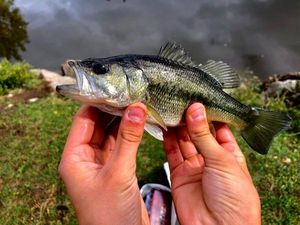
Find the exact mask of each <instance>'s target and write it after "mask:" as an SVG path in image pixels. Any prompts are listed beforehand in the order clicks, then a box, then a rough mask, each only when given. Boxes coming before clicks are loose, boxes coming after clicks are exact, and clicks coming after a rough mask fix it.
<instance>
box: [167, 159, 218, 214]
mask: <svg viewBox="0 0 300 225" xmlns="http://www.w3.org/2000/svg"><path fill="white" fill-rule="evenodd" d="M203 166H204V163H203V157H202V156H201V155H194V156H191V157H190V158H188V159H186V160H184V162H182V163H181V164H180V165H179V166H178V167H176V168H175V169H174V170H173V172H172V174H171V177H172V193H173V199H174V201H175V204H176V203H177V202H178V203H180V204H177V213H178V214H181V213H182V212H186V211H187V210H189V207H191V208H198V210H199V211H198V213H199V215H201V216H203V217H206V218H210V219H212V218H211V215H210V212H209V210H208V209H207V206H206V203H205V198H204V196H203V186H204V185H203V182H202V178H203V176H205V174H203V172H204V171H203V170H204V167H203ZM204 187H205V186H204ZM187 193H193V197H192V198H189V199H188V200H189V201H187ZM178 216H179V217H180V218H183V219H182V220H189V219H190V218H186V219H185V218H184V217H185V214H184V213H182V215H178Z"/></svg>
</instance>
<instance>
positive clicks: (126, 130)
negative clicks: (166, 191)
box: [112, 103, 147, 171]
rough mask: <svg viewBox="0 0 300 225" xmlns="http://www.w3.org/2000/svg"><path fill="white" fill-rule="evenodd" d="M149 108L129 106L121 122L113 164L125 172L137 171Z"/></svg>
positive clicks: (138, 104)
mask: <svg viewBox="0 0 300 225" xmlns="http://www.w3.org/2000/svg"><path fill="white" fill-rule="evenodd" d="M146 115H147V108H146V106H145V105H143V104H142V103H136V104H133V105H131V106H129V107H128V108H127V109H126V110H125V113H124V116H123V118H122V120H121V123H120V127H119V132H118V136H117V140H116V145H115V151H113V155H112V163H113V164H115V165H116V167H117V168H116V169H118V168H120V169H122V170H123V171H127V170H130V169H132V168H134V169H135V166H136V155H137V150H138V146H139V144H140V142H141V139H142V136H143V133H144V126H145V122H146Z"/></svg>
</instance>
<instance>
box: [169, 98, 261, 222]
mask: <svg viewBox="0 0 300 225" xmlns="http://www.w3.org/2000/svg"><path fill="white" fill-rule="evenodd" d="M186 123H187V126H186V127H180V128H176V129H170V130H169V131H168V132H167V133H165V134H164V148H165V151H166V153H167V158H168V162H169V166H170V171H171V181H172V195H173V200H174V203H175V207H176V212H177V216H178V219H179V221H180V223H181V225H185V224H230V225H234V224H260V223H261V209H260V200H259V196H258V193H257V191H256V189H255V187H254V185H253V182H252V179H251V176H250V174H249V171H248V169H247V165H246V160H245V157H244V155H243V153H242V152H241V150H240V148H239V146H238V144H237V142H236V140H235V138H234V136H233V134H232V133H231V131H230V130H229V128H228V127H227V125H225V124H221V123H218V124H216V125H215V135H216V137H214V136H213V135H212V134H211V132H210V129H209V125H208V122H207V119H206V113H205V109H204V106H203V105H202V104H200V103H195V104H193V105H191V106H190V107H189V109H188V110H187V113H186Z"/></svg>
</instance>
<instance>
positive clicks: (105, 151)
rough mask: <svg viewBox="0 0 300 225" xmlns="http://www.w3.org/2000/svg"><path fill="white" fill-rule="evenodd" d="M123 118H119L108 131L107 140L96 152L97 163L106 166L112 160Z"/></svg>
mask: <svg viewBox="0 0 300 225" xmlns="http://www.w3.org/2000/svg"><path fill="white" fill-rule="evenodd" d="M120 121H121V118H120V117H119V118H117V119H116V120H115V121H114V122H113V123H112V124H111V125H110V128H109V129H107V130H106V132H105V133H107V134H106V135H105V140H104V141H103V143H102V144H101V146H100V148H99V149H98V151H96V157H97V162H99V163H100V164H102V165H104V164H106V162H107V160H108V159H109V158H110V156H111V154H112V152H113V150H114V149H115V144H116V139H117V135H118V130H119V125H120Z"/></svg>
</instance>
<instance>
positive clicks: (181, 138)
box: [176, 126, 198, 159]
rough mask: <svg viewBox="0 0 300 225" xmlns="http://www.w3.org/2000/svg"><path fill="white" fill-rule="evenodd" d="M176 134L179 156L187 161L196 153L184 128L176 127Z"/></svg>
mask: <svg viewBox="0 0 300 225" xmlns="http://www.w3.org/2000/svg"><path fill="white" fill-rule="evenodd" d="M176 134H177V139H178V144H179V147H180V150H181V154H182V156H183V158H184V159H188V158H190V157H192V156H194V155H197V154H198V151H197V149H196V147H195V145H194V144H193V142H192V141H191V139H190V136H189V134H188V131H187V128H186V127H185V126H184V127H178V128H177V132H176Z"/></svg>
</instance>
